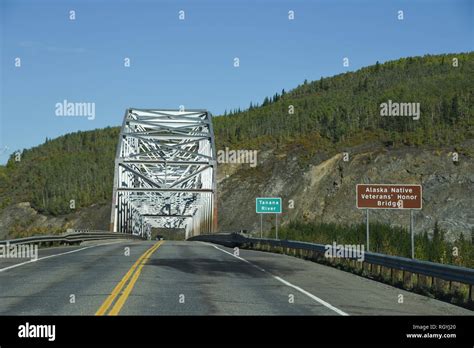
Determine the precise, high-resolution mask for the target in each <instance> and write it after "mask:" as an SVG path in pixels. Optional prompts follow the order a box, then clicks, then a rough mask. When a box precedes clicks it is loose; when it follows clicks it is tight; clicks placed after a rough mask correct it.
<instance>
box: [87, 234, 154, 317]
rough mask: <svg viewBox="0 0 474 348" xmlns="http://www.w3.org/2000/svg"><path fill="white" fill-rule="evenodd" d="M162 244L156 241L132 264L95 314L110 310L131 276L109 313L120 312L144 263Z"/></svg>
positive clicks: (115, 313)
mask: <svg viewBox="0 0 474 348" xmlns="http://www.w3.org/2000/svg"><path fill="white" fill-rule="evenodd" d="M161 244H163V242H162V241H160V242H158V243H156V244H155V245H153V246H152V247H151V248H149V249H148V250H147V251H146V252H144V253H143V255H141V256H140V257H139V258H138V260H137V261H135V263H134V264H133V265H132V267H131V268H130V269H129V270H128V272H127V273H126V274H125V275H124V277H123V278H122V279H121V280H120V282H119V283H118V284H117V285H116V286H115V288H114V289H113V290H112V292H111V293H110V295H109V296H108V297H107V298H106V299H105V301H104V303H102V305H101V306H100V308H99V309H98V310H97V312H96V313H95V315H104V314H105V313H106V312H107V311H108V310H109V308H110V306H111V305H112V303H113V302H114V300H115V299H116V298H117V296H118V295H119V294H120V292H121V291H122V289H123V287H124V286H125V284H126V283H127V281H128V280H129V279H130V278H132V279H131V280H130V282H129V284H128V285H127V287H126V288H125V290H124V292H123V294H122V296H121V297H120V298H119V300H118V301H117V303H116V304H115V305H114V307H113V308H112V311H111V312H110V313H109V314H112V312H113V314H112V315H117V314H118V312H119V311H120V309H121V308H122V306H123V305H124V304H125V301H126V299H127V297H128V295H130V292H131V291H132V289H133V286H134V284H135V282H136V281H137V279H138V276H139V275H140V272H141V269H142V268H143V265H144V264H145V262H146V261H147V260H148V258H149V257H150V256H151V254H153V253H154V252H155V250H156V249H158V247H159V246H160V245H161ZM138 266H139V267H138ZM137 267H138V268H137ZM132 275H133V276H132ZM124 295H125V296H124ZM119 301H120V305H118V302H119Z"/></svg>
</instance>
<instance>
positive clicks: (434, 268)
mask: <svg viewBox="0 0 474 348" xmlns="http://www.w3.org/2000/svg"><path fill="white" fill-rule="evenodd" d="M190 240H201V241H206V242H211V243H216V244H222V245H225V246H228V247H235V246H237V247H242V248H245V247H249V248H252V247H253V245H256V244H260V245H268V246H270V247H280V248H289V249H296V250H305V251H310V252H314V253H317V254H324V252H325V251H326V246H325V245H324V244H316V243H307V242H298V241H292V240H276V239H264V238H247V237H244V236H242V235H240V234H238V233H229V234H215V235H201V236H196V237H192V238H190ZM363 262H366V263H368V264H374V265H380V266H383V267H387V268H392V269H398V270H401V271H406V272H411V273H415V274H421V275H424V276H427V277H433V278H439V279H443V280H447V281H454V282H459V283H464V284H469V285H471V286H472V285H474V269H472V268H466V267H459V266H453V265H445V264H440V263H435V262H429V261H421V260H414V259H409V258H405V257H399V256H391V255H385V254H379V253H374V252H364V261H363Z"/></svg>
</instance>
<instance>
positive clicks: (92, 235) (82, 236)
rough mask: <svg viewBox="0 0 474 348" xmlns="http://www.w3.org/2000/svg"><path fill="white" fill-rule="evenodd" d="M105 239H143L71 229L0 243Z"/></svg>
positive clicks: (122, 234) (43, 242)
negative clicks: (61, 232)
mask: <svg viewBox="0 0 474 348" xmlns="http://www.w3.org/2000/svg"><path fill="white" fill-rule="evenodd" d="M104 239H143V238H142V237H140V236H135V235H131V234H127V233H117V232H105V231H89V230H71V231H68V232H66V233H63V234H57V235H40V236H31V237H25V238H17V239H9V240H2V241H0V245H6V244H9V245H15V244H16V245H18V244H47V243H59V244H61V243H63V244H74V243H80V242H85V241H94V240H104Z"/></svg>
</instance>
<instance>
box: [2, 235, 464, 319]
mask: <svg viewBox="0 0 474 348" xmlns="http://www.w3.org/2000/svg"><path fill="white" fill-rule="evenodd" d="M21 261H26V260H21ZM400 294H401V295H403V303H399V302H400V301H399V299H400V297H399V295H400ZM0 314H1V315H27V314H29V315H48V314H51V315H75V314H77V315H397V314H400V315H401V314H419V315H450V314H451V315H463V314H464V315H465V314H467V315H472V314H473V312H472V311H469V310H467V309H463V308H460V307H457V306H453V305H450V304H448V303H444V302H441V301H437V300H433V299H430V298H427V297H424V296H420V295H417V294H413V293H410V292H407V291H404V290H400V289H397V288H394V287H391V286H388V285H385V284H381V283H378V282H375V281H372V280H369V279H365V278H362V277H359V276H356V275H353V274H350V273H347V272H343V271H340V270H338V269H335V268H332V267H328V266H324V265H320V264H317V263H313V262H310V261H305V260H301V259H298V258H294V257H291V256H286V255H280V254H272V253H265V252H259V251H251V250H240V251H239V255H235V254H234V251H233V250H232V249H230V248H225V247H222V246H219V245H213V244H207V243H202V242H186V241H179V242H178V241H165V242H161V241H160V242H157V241H114V242H110V241H107V242H105V241H104V242H96V243H91V244H88V245H83V246H77V247H62V248H51V249H40V255H39V259H38V260H37V261H35V262H26V263H25V262H20V261H18V260H13V261H12V260H10V261H8V260H1V261H0Z"/></svg>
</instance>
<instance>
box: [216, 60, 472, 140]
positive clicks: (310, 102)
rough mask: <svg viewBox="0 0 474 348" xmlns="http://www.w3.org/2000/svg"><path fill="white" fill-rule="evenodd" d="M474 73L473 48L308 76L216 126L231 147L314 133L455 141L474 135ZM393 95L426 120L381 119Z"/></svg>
mask: <svg viewBox="0 0 474 348" xmlns="http://www.w3.org/2000/svg"><path fill="white" fill-rule="evenodd" d="M453 58H457V59H458V66H457V67H454V66H453ZM472 76H474V53H473V52H471V53H467V54H455V55H436V56H424V57H414V58H403V59H399V60H396V61H390V62H387V63H385V64H379V63H377V64H375V65H373V66H370V67H366V68H363V69H361V70H358V71H356V72H348V73H345V74H340V75H337V76H334V77H330V78H321V79H320V80H319V81H314V82H311V83H309V82H306V81H305V82H304V83H303V84H302V85H300V86H298V87H297V88H295V89H294V90H292V91H290V92H288V93H285V91H282V92H281V93H280V94H275V95H274V96H273V97H272V98H266V99H265V100H264V101H263V103H262V105H261V106H260V107H255V106H253V105H251V107H250V109H249V110H246V111H244V112H237V113H236V114H232V113H231V115H230V117H225V118H220V119H219V120H218V122H216V125H215V131H216V133H217V134H218V139H219V144H220V145H228V146H231V145H239V146H241V145H242V144H264V143H266V144H269V143H274V142H285V141H294V140H295V139H296V140H297V139H298V138H300V137H301V135H310V134H319V135H321V136H322V137H324V138H327V139H330V140H331V141H332V142H336V143H337V142H342V141H345V140H348V139H349V138H351V137H356V138H361V134H362V133H364V132H369V133H375V134H376V136H377V137H378V138H383V139H386V140H392V141H395V142H397V141H398V142H404V143H407V144H434V145H438V144H443V145H445V144H447V143H448V144H449V143H455V142H459V141H462V140H463V139H465V138H466V137H468V138H472V137H473V134H474V131H473V129H474V127H473V124H474V120H473V115H474V80H473V78H472ZM389 99H390V100H392V101H397V102H416V103H420V108H421V117H420V119H419V120H413V119H411V118H409V117H381V116H380V104H381V103H383V102H387V101H388V100H389ZM291 106H292V107H293V108H294V113H293V114H291V113H290V112H291ZM237 111H238V110H237ZM362 138H365V137H362Z"/></svg>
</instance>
